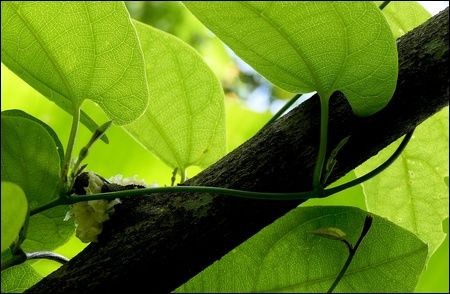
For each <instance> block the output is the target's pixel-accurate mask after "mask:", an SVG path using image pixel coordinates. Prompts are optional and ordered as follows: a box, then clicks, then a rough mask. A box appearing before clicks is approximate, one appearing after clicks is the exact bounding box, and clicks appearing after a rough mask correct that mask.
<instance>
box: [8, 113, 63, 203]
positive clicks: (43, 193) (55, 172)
mask: <svg viewBox="0 0 450 294" xmlns="http://www.w3.org/2000/svg"><path fill="white" fill-rule="evenodd" d="M5 113H6V115H4V113H3V112H2V116H1V122H2V124H1V139H2V140H1V156H2V166H1V172H2V175H1V179H2V181H10V182H13V183H16V184H18V185H19V186H20V187H21V188H22V189H23V191H24V192H25V195H26V197H27V199H28V203H29V205H30V209H33V208H35V207H37V206H39V205H43V204H46V203H48V202H49V201H51V200H53V199H56V198H58V196H59V188H60V180H59V176H60V169H61V158H60V151H59V150H60V149H59V148H61V147H60V146H61V143H60V142H59V140H58V138H57V137H56V135H54V134H53V135H52V134H51V132H49V129H50V127H48V126H47V127H44V126H43V125H45V124H44V123H43V122H37V119H36V118H33V119H30V118H29V115H26V114H24V113H21V112H11V111H6V112H5Z"/></svg>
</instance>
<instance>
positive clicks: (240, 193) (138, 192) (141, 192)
mask: <svg viewBox="0 0 450 294" xmlns="http://www.w3.org/2000/svg"><path fill="white" fill-rule="evenodd" d="M413 132H414V129H413V130H411V131H409V132H408V133H407V134H406V136H405V137H404V138H403V140H402V142H401V143H400V145H399V146H398V147H397V150H395V152H394V153H393V154H392V155H391V156H390V157H389V158H388V159H387V160H386V161H385V162H384V163H382V164H381V165H380V166H378V167H377V168H376V169H374V170H373V171H371V172H369V173H367V174H365V175H364V176H361V177H359V178H357V179H354V180H352V181H350V182H348V183H345V184H342V185H339V186H337V187H333V188H328V189H324V188H323V187H321V186H319V187H318V188H316V189H314V190H312V191H306V192H294V193H271V192H253V191H244V190H236V189H227V188H220V187H209V186H176V187H152V188H143V189H134V190H124V191H117V192H108V193H100V194H92V195H71V196H68V195H63V197H61V198H58V199H56V200H53V201H51V202H49V203H47V204H45V205H43V206H40V207H37V208H35V209H32V210H31V212H30V215H34V214H36V213H39V212H41V211H44V210H46V209H49V208H52V207H54V206H58V205H67V204H74V203H77V202H82V201H89V200H113V199H115V198H128V197H136V196H149V195H150V194H154V193H168V192H175V193H176V192H197V193H211V194H220V195H227V196H233V197H241V198H253V199H260V200H304V199H309V198H323V197H327V196H330V195H333V194H336V193H338V192H340V191H343V190H345V189H348V188H350V187H353V186H355V185H358V184H360V183H362V182H364V181H366V180H368V179H370V178H372V177H374V176H376V175H377V174H379V173H380V172H382V171H383V170H384V169H386V168H387V167H388V166H389V165H390V164H392V163H393V162H394V161H395V159H396V158H397V157H398V156H399V155H400V154H401V152H402V151H403V150H404V149H405V147H406V145H407V144H408V142H409V140H410V139H411V136H412V134H413Z"/></svg>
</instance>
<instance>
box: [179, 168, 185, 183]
mask: <svg viewBox="0 0 450 294" xmlns="http://www.w3.org/2000/svg"><path fill="white" fill-rule="evenodd" d="M180 176H181V179H180V183H184V181H186V169H184V168H180Z"/></svg>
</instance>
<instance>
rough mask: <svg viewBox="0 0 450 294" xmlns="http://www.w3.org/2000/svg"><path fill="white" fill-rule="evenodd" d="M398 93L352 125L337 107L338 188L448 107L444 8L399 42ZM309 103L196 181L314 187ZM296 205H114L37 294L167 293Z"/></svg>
mask: <svg viewBox="0 0 450 294" xmlns="http://www.w3.org/2000/svg"><path fill="white" fill-rule="evenodd" d="M398 48H399V58H400V61H399V62H400V73H399V81H398V87H397V91H396V93H395V96H394V98H393V100H392V101H391V103H390V104H389V105H388V107H386V108H385V109H384V110H382V111H380V112H379V113H377V114H376V115H374V116H372V117H370V118H365V119H361V118H356V117H354V116H353V115H352V114H351V111H350V109H349V106H348V105H347V103H346V102H345V100H344V99H342V97H341V96H339V95H334V96H333V98H332V101H331V109H332V111H331V121H330V140H329V142H330V144H329V146H330V149H331V148H333V147H334V146H336V144H337V143H338V142H339V140H341V139H342V138H344V137H345V136H349V135H350V140H349V142H348V143H347V145H346V146H345V147H344V148H343V150H342V151H341V153H340V154H339V156H338V164H337V165H336V166H335V170H334V173H333V175H332V176H331V179H330V180H336V179H337V178H339V177H341V176H343V175H344V174H345V173H347V172H348V171H350V170H352V169H353V168H355V167H356V166H358V165H359V164H361V163H362V162H363V161H365V160H367V159H368V158H369V157H371V156H373V155H375V154H376V153H377V152H379V151H380V150H381V149H382V148H383V147H385V146H387V145H388V144H389V143H391V142H393V141H394V140H396V139H397V138H399V137H400V136H402V135H404V134H405V133H406V132H407V131H409V130H410V129H411V128H413V127H415V126H416V125H418V124H420V123H421V122H422V121H423V120H424V119H426V118H427V117H429V116H431V115H432V114H434V113H436V112H437V111H439V110H440V109H441V108H442V107H444V106H446V105H448V67H447V66H448V9H447V10H445V11H444V12H442V13H440V14H439V15H437V16H435V17H434V18H433V19H431V20H430V21H428V22H427V23H425V24H424V25H422V26H421V27H420V28H418V29H416V30H414V31H413V32H412V33H409V34H407V35H406V36H404V37H403V38H401V40H400V41H399V43H398ZM318 123H319V103H318V99H317V97H313V98H312V99H310V100H308V101H307V102H305V103H303V104H302V105H301V106H300V107H298V108H296V109H295V110H293V111H291V112H290V113H289V114H287V115H285V116H284V117H282V118H281V119H279V120H278V121H277V122H275V123H274V124H272V125H271V126H269V127H268V128H266V129H264V130H262V131H260V132H259V133H258V134H257V135H256V136H255V137H254V138H252V139H251V140H249V141H248V142H246V143H245V144H243V145H242V146H241V147H239V148H238V149H236V150H235V151H233V152H231V153H230V154H229V155H227V156H226V157H225V158H223V159H222V160H220V161H219V162H217V163H216V164H214V165H213V166H211V167H209V168H208V169H207V170H205V171H203V172H202V173H201V174H199V175H198V176H196V177H195V178H193V179H192V180H190V181H189V182H188V183H187V184H189V185H209V186H219V187H230V188H239V189H247V190H254V191H278V192H283V191H284V192H292V191H304V190H308V189H310V188H311V176H312V170H313V165H314V162H315V159H316V152H317V151H316V150H317V146H318V144H319V127H318ZM299 203H300V201H286V202H282V201H278V202H277V201H255V200H246V199H237V198H232V197H222V196H218V195H205V194H203V195H202V194H186V193H183V194H173V193H172V194H164V195H160V194H158V195H154V196H151V197H148V198H141V199H135V200H127V201H124V203H123V204H122V205H118V206H116V207H117V209H116V214H115V215H114V217H113V218H112V220H111V221H109V222H108V223H107V224H106V226H105V230H104V233H103V234H102V235H101V236H100V242H99V243H97V244H91V245H89V246H88V247H87V248H86V249H85V250H84V251H83V252H82V253H80V254H79V255H78V256H76V257H75V258H74V259H72V260H71V261H70V262H69V263H68V264H67V265H64V266H62V267H61V268H60V269H59V270H58V271H56V272H55V273H53V274H51V275H50V276H48V277H47V278H45V279H44V280H42V281H41V282H40V283H39V284H37V285H36V286H35V287H33V288H32V289H31V290H32V291H33V292H45V293H48V292H98V291H100V292H107V291H124V292H125V291H126V292H133V291H134V290H141V289H143V290H144V291H145V290H148V291H150V292H152V293H154V292H169V291H172V290H174V289H175V288H176V287H178V286H179V285H181V284H183V283H184V282H186V281H187V280H188V279H189V278H191V277H193V276H194V275H195V274H197V273H198V272H199V271H201V270H202V269H204V268H205V267H207V266H208V265H209V264H211V263H213V262H214V261H215V260H217V259H219V258H220V257H221V256H223V255H224V254H226V253H227V252H228V251H230V250H231V249H233V248H234V247H236V246H237V245H239V244H240V243H242V242H243V241H245V240H246V239H247V238H249V237H251V236H252V235H254V234H255V233H256V232H258V231H259V230H260V229H262V228H263V227H265V226H267V225H269V224H270V223H271V222H273V221H274V220H276V219H277V218H279V217H281V216H282V215H283V214H285V213H286V212H288V211H289V210H291V209H293V208H295V207H296V206H297V205H298V204H299Z"/></svg>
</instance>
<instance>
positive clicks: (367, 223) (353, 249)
mask: <svg viewBox="0 0 450 294" xmlns="http://www.w3.org/2000/svg"><path fill="white" fill-rule="evenodd" d="M372 221H373V218H372V216H371V215H366V218H365V219H364V226H363V229H362V231H361V235H360V236H359V238H358V241H356V244H355V246H354V247H352V246H351V244H350V243H349V242H348V241H347V240H342V241H343V242H344V243H345V245H347V248H348V258H347V260H346V261H345V264H344V266H343V267H342V269H341V271H340V272H339V274H338V275H337V277H336V279H335V280H334V282H333V284H332V285H331V287H330V288H329V289H328V291H327V293H331V292H333V290H334V289H335V288H336V286H337V284H339V282H340V281H341V280H342V277H344V274H345V272H346V271H347V269H348V267H349V266H350V263H351V262H352V260H353V257H355V254H356V250H358V247H359V245H360V244H361V242H362V240H363V239H364V237H365V236H366V235H367V233H368V232H369V229H370V227H371V226H372Z"/></svg>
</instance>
